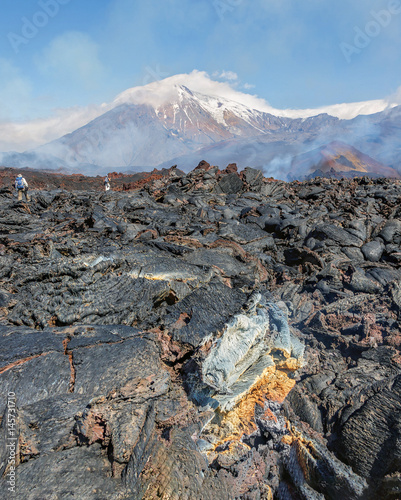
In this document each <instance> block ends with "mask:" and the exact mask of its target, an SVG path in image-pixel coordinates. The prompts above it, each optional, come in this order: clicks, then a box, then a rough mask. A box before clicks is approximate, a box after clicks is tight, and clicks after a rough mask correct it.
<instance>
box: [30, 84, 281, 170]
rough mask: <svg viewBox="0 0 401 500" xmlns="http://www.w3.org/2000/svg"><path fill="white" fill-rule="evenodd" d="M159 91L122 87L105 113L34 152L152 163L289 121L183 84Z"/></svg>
mask: <svg viewBox="0 0 401 500" xmlns="http://www.w3.org/2000/svg"><path fill="white" fill-rule="evenodd" d="M163 90H164V91H165V92H164V93H163V94H156V95H154V96H153V98H151V99H149V98H148V96H147V95H145V94H144V93H143V91H141V89H139V91H138V90H137V91H132V90H131V91H127V92H126V93H123V94H121V95H120V96H119V97H118V98H117V99H116V100H115V101H114V103H113V108H112V109H111V110H110V111H108V112H106V113H105V114H103V115H101V116H100V117H98V118H96V119H95V120H93V121H91V122H90V123H88V124H87V125H85V126H84V127H81V128H80V129H78V130H76V131H74V132H72V133H71V134H68V135H66V136H64V137H62V138H61V139H58V140H56V141H53V142H52V143H50V144H47V145H45V146H42V147H40V148H38V149H37V151H38V152H40V153H41V154H48V155H52V156H55V157H58V158H61V159H62V160H63V161H65V162H67V164H69V165H74V164H92V165H101V166H103V165H104V166H106V165H107V166H108V167H110V168H120V167H127V168H128V167H132V166H157V165H159V164H160V163H162V162H163V161H166V159H168V158H172V157H175V156H179V155H182V154H188V153H191V152H194V151H196V150H198V149H199V148H201V147H204V146H206V145H211V144H216V143H219V142H221V141H229V140H235V139H244V138H250V137H255V136H258V135H263V134H268V133H271V132H273V131H276V130H279V129H282V128H283V127H286V125H287V122H288V119H282V118H278V117H275V116H273V115H271V114H269V113H264V112H261V111H258V110H255V109H249V108H248V107H247V106H245V105H244V104H241V103H238V102H235V101H230V100H228V99H224V98H222V97H216V96H208V95H204V94H201V93H199V92H194V91H192V90H190V89H189V88H187V87H185V86H183V85H173V86H169V87H168V88H167V87H164V89H163ZM166 90H168V92H166ZM145 91H146V92H148V91H149V89H146V88H145Z"/></svg>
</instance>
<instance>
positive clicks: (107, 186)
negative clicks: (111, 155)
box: [104, 174, 110, 191]
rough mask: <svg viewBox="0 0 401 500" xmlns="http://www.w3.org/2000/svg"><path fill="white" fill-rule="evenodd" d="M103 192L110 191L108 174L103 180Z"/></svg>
mask: <svg viewBox="0 0 401 500" xmlns="http://www.w3.org/2000/svg"><path fill="white" fill-rule="evenodd" d="M104 190H105V191H109V190H110V178H109V174H107V175H106V177H105V178H104Z"/></svg>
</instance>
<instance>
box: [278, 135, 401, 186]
mask: <svg viewBox="0 0 401 500" xmlns="http://www.w3.org/2000/svg"><path fill="white" fill-rule="evenodd" d="M317 175H319V176H325V177H354V176H361V175H368V176H370V177H392V178H397V179H399V178H401V176H400V174H399V173H398V172H397V171H396V170H394V169H393V168H390V167H386V166H385V165H383V164H382V163H379V162H378V161H376V160H374V159H373V158H371V157H370V156H368V155H366V154H363V153H361V151H359V150H358V149H356V148H354V147H352V146H350V145H348V144H345V143H343V142H338V141H334V142H331V143H330V144H327V145H325V146H322V147H320V148H318V149H314V150H313V151H309V152H307V153H304V154H302V155H299V156H296V157H295V158H294V159H293V160H292V163H291V169H290V171H289V173H288V177H289V178H292V179H302V178H306V177H315V176H317Z"/></svg>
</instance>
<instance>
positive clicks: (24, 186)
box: [15, 174, 30, 201]
mask: <svg viewBox="0 0 401 500" xmlns="http://www.w3.org/2000/svg"><path fill="white" fill-rule="evenodd" d="M15 189H16V191H17V196H18V201H22V194H24V196H25V200H26V201H30V200H29V194H28V183H27V182H26V180H25V179H24V178H23V177H22V175H21V174H19V175H17V178H16V179H15Z"/></svg>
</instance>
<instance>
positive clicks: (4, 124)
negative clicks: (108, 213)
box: [0, 0, 401, 151]
mask: <svg viewBox="0 0 401 500" xmlns="http://www.w3.org/2000/svg"><path fill="white" fill-rule="evenodd" d="M400 28H401V1H400V0H385V1H382V0H352V1H351V2H350V1H349V0H348V1H347V0H303V1H302V2H300V1H299V0H38V1H37V0H3V1H2V15H1V16H0V136H1V137H2V139H0V150H3V151H4V150H12V149H15V150H24V149H25V148H29V147H33V146H35V145H38V144H40V143H43V142H46V141H47V140H51V139H52V138H56V136H58V135H61V134H62V133H66V131H67V132H68V131H72V130H74V128H76V127H77V126H80V125H83V124H84V123H85V122H87V121H89V120H90V119H92V118H93V117H95V116H97V115H98V114H99V113H100V111H101V110H102V109H103V108H104V107H105V106H106V108H107V103H111V102H113V100H114V99H115V98H116V96H117V95H118V94H120V93H121V92H123V91H125V90H126V89H129V88H131V87H136V86H142V85H146V84H150V83H152V82H157V81H159V80H162V79H164V78H167V77H173V76H174V75H177V74H181V75H185V74H187V75H190V77H191V78H192V80H193V78H194V75H198V76H199V75H200V76H201V77H203V81H204V83H205V85H206V87H208V88H209V90H210V85H209V84H208V83H207V81H208V79H209V80H212V81H214V82H219V83H220V84H222V85H223V86H221V85H220V86H218V85H217V87H216V88H219V89H223V88H225V89H227V90H228V91H229V89H232V90H233V91H234V92H236V93H237V96H239V93H246V94H251V95H252V96H257V97H258V99H259V102H261V101H260V100H263V102H264V103H265V105H266V107H269V106H270V107H271V108H272V109H279V110H280V109H281V110H283V109H310V108H324V107H327V106H329V105H334V104H342V103H354V102H360V101H363V102H365V101H374V102H375V103H379V104H380V103H383V102H387V101H388V100H391V101H394V102H397V103H398V101H399V100H400V97H401V92H400V91H399V90H398V89H399V87H400V86H401V72H400V69H401V50H400V49H401V29H400ZM201 80H202V78H199V79H198V83H199V85H200V90H202V85H201ZM189 81H191V79H190V80H189ZM198 90H199V89H198ZM255 99H256V97H255ZM102 105H103V108H102ZM380 105H381V104H380ZM106 108H105V109H106ZM341 109H343V108H341Z"/></svg>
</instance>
